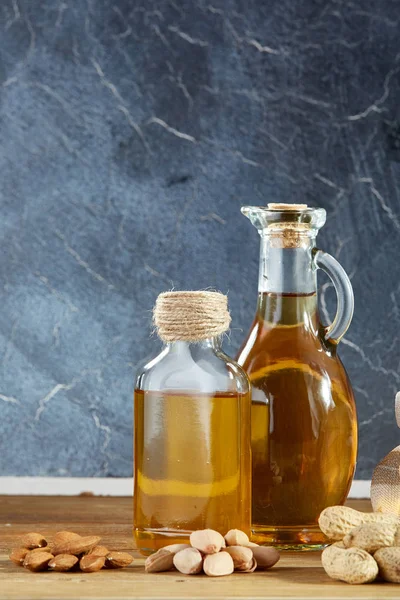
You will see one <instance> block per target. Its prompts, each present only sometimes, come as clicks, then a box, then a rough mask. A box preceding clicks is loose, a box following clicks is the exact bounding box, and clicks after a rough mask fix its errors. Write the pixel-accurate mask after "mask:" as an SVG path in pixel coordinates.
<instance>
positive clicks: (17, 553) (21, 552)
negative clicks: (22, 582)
mask: <svg viewBox="0 0 400 600" xmlns="http://www.w3.org/2000/svg"><path fill="white" fill-rule="evenodd" d="M28 552H29V550H28V549H27V548H14V550H11V554H10V556H9V558H10V560H12V562H13V563H15V564H16V565H20V566H22V565H23V563H24V559H25V556H26V555H27V554H28Z"/></svg>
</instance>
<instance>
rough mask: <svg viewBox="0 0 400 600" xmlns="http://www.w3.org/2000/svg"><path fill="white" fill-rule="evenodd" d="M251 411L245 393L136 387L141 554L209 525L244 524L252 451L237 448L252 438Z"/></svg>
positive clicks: (223, 528) (246, 523)
mask: <svg viewBox="0 0 400 600" xmlns="http://www.w3.org/2000/svg"><path fill="white" fill-rule="evenodd" d="M249 411H250V396H249V393H247V394H237V393H228V392H225V393H215V394H213V395H208V394H199V393H193V394H187V393H179V392H176V393H165V392H153V391H143V390H135V423H136V424H137V425H136V429H135V456H136V465H137V470H136V478H135V491H134V502H135V506H134V510H135V514H136V517H135V520H136V530H135V534H136V542H137V544H138V548H139V549H140V550H141V551H142V552H144V553H146V552H151V551H154V550H157V549H158V548H159V547H162V546H165V545H166V544H170V543H171V544H172V543H178V542H186V541H188V538H189V535H190V532H191V531H193V530H195V529H202V528H204V527H205V525H206V524H207V523H208V524H210V523H212V525H213V529H216V530H218V531H220V532H225V533H226V532H227V531H228V530H229V529H231V528H239V529H244V530H248V529H249V521H250V497H249V496H250V487H249V485H248V481H249V479H250V469H251V462H250V453H247V452H241V451H240V449H241V448H246V447H247V445H248V444H249V440H250V422H249V421H250V419H249ZM143 422H144V423H145V427H141V426H140V424H141V423H143ZM165 432H168V435H165ZM233 441H234V442H235V443H232V442H233Z"/></svg>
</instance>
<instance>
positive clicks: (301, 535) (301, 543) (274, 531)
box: [251, 525, 329, 552]
mask: <svg viewBox="0 0 400 600" xmlns="http://www.w3.org/2000/svg"><path fill="white" fill-rule="evenodd" d="M251 539H252V541H253V542H256V543H257V544H260V546H274V547H275V548H277V549H278V550H289V551H296V552H310V551H311V552H312V551H317V550H323V549H324V548H325V547H326V546H328V544H329V540H328V539H327V538H326V536H325V535H324V534H323V533H322V531H321V530H320V529H319V527H318V526H316V525H311V526H308V527H307V526H305V527H286V526H282V527H268V526H265V525H253V528H252V536H251Z"/></svg>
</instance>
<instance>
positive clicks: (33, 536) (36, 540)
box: [21, 533, 47, 550]
mask: <svg viewBox="0 0 400 600" xmlns="http://www.w3.org/2000/svg"><path fill="white" fill-rule="evenodd" d="M21 544H22V546H23V547H24V548H29V550H33V548H44V547H45V546H47V542H46V539H45V538H44V537H43V536H42V534H41V533H27V534H26V535H24V537H23V538H22V540H21Z"/></svg>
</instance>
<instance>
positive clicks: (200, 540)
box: [190, 529, 226, 554]
mask: <svg viewBox="0 0 400 600" xmlns="http://www.w3.org/2000/svg"><path fill="white" fill-rule="evenodd" d="M190 543H191V545H192V546H193V548H197V550H200V552H203V553H204V554H216V553H217V552H219V551H220V550H221V548H225V545H226V544H225V540H224V538H223V537H222V535H221V534H220V533H218V531H214V529H199V530H198V531H193V532H192V533H191V535H190Z"/></svg>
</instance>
